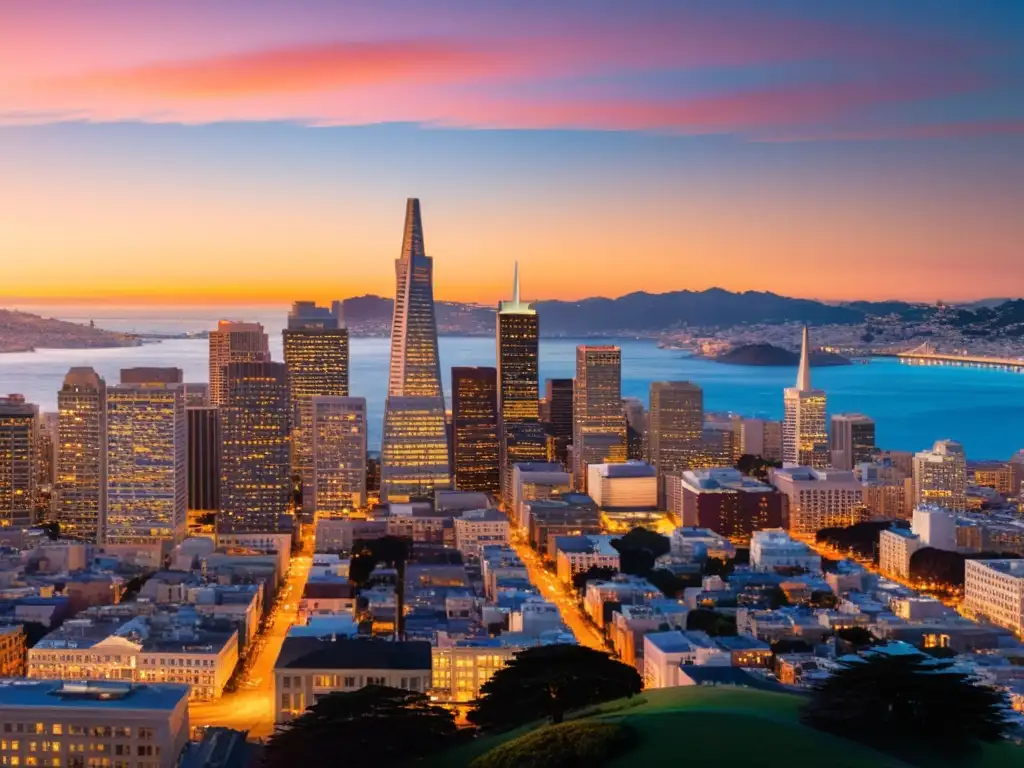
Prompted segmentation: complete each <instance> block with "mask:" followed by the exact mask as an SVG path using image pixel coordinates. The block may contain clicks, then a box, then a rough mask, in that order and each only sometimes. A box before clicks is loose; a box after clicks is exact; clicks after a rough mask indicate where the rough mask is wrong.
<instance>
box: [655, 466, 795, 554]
mask: <svg viewBox="0 0 1024 768" xmlns="http://www.w3.org/2000/svg"><path fill="white" fill-rule="evenodd" d="M676 477H678V485H679V494H680V497H681V498H680V499H679V501H678V502H677V503H678V505H679V507H680V509H679V511H678V512H677V514H678V515H679V518H680V521H681V523H682V525H683V526H684V527H691V528H692V527H699V528H707V529H708V530H711V531H714V532H715V533H717V534H720V535H722V536H727V537H729V538H733V539H745V538H748V537H749V536H750V535H751V534H752V533H754V531H759V530H761V529H762V528H780V527H781V526H782V524H783V521H784V519H785V517H784V506H785V497H784V496H783V495H782V493H781V492H779V491H778V490H776V489H775V488H773V487H772V486H770V485H768V484H767V483H762V482H760V481H758V480H755V479H754V478H752V477H746V476H744V475H743V474H742V473H740V472H739V471H738V470H736V469H732V468H731V467H720V468H717V469H700V470H688V471H686V472H683V473H681V474H680V475H678V476H676V475H670V476H669V478H670V480H673V481H675V479H676ZM674 484H675V483H674V482H673V483H671V484H670V485H674ZM673 495H674V494H673Z"/></svg>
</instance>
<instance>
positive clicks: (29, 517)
mask: <svg viewBox="0 0 1024 768" xmlns="http://www.w3.org/2000/svg"><path fill="white" fill-rule="evenodd" d="M38 451H39V408H38V407H37V406H35V405H33V404H32V403H26V402H25V398H24V397H22V396H21V395H10V396H9V397H0V529H3V528H26V527H28V526H30V525H32V523H33V522H34V521H35V520H34V519H35V507H36V496H37V481H38V478H39V464H38Z"/></svg>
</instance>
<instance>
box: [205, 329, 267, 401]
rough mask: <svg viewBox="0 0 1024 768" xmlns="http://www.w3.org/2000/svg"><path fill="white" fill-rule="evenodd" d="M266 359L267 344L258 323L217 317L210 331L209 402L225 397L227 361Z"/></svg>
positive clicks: (265, 360) (246, 361) (256, 361)
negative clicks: (215, 323) (215, 327)
mask: <svg viewBox="0 0 1024 768" xmlns="http://www.w3.org/2000/svg"><path fill="white" fill-rule="evenodd" d="M269 362H270V346H269V343H268V341H267V334H266V333H264V331H263V326H262V325H260V324H259V323H239V322H234V321H232V320H221V321H220V322H219V323H217V329H216V330H215V331H210V389H209V397H210V405H223V404H224V403H225V402H226V400H227V367H228V365H230V364H231V363H269Z"/></svg>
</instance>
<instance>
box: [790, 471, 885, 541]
mask: <svg viewBox="0 0 1024 768" xmlns="http://www.w3.org/2000/svg"><path fill="white" fill-rule="evenodd" d="M771 480H772V483H773V484H774V485H775V487H776V488H778V489H779V490H780V491H782V493H783V494H785V496H786V499H787V509H788V518H789V522H788V524H789V530H790V532H792V533H796V534H814V533H817V532H818V531H820V530H821V529H822V528H833V527H847V526H850V525H853V524H854V523H859V522H863V521H865V520H867V519H868V511H867V508H866V507H865V506H864V500H863V494H864V492H863V488H862V487H861V484H860V483H859V482H858V481H857V479H856V478H855V477H854V476H853V473H852V472H840V471H838V470H828V471H826V470H819V469H813V468H811V467H786V468H783V469H776V470H773V471H772V473H771Z"/></svg>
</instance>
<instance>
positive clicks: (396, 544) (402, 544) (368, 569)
mask: <svg viewBox="0 0 1024 768" xmlns="http://www.w3.org/2000/svg"><path fill="white" fill-rule="evenodd" d="M410 543H411V542H410V541H409V540H408V539H403V538H401V537H399V536H381V537H380V538H377V539H363V540H361V541H358V542H357V543H356V545H355V549H353V551H352V562H351V563H350V564H349V581H351V582H352V583H353V584H356V585H357V586H362V585H364V584H365V583H366V582H367V581H369V579H370V574H371V573H373V569H374V568H376V567H377V566H378V565H386V566H390V567H393V568H400V567H401V566H402V565H404V564H405V561H406V560H407V559H408V558H409V550H410Z"/></svg>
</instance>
